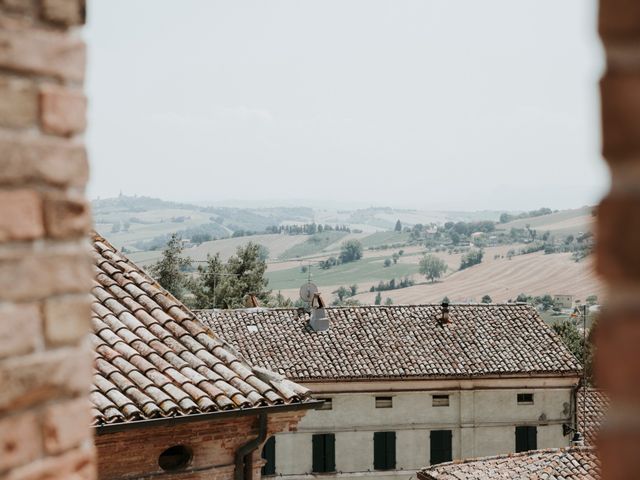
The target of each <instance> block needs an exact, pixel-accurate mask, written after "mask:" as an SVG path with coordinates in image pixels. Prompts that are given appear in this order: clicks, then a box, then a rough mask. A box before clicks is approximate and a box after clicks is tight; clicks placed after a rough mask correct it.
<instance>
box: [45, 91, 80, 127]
mask: <svg viewBox="0 0 640 480" xmlns="http://www.w3.org/2000/svg"><path fill="white" fill-rule="evenodd" d="M86 110H87V99H86V97H85V96H84V95H83V94H82V93H81V92H77V91H74V90H69V89H67V88H63V87H58V86H55V85H46V86H43V87H42V88H41V90H40V122H41V124H42V129H43V130H44V131H45V132H48V133H53V134H55V135H63V136H69V135H73V134H74V133H80V132H82V131H84V129H85V127H86V124H87V120H86Z"/></svg>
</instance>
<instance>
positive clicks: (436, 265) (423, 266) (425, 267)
mask: <svg viewBox="0 0 640 480" xmlns="http://www.w3.org/2000/svg"><path fill="white" fill-rule="evenodd" d="M446 271H447V264H446V263H444V260H442V259H441V258H438V257H436V256H435V255H425V256H424V257H422V259H421V260H420V273H421V274H422V275H424V276H425V277H427V279H428V280H430V281H431V282H435V280H436V279H438V278H440V277H441V276H442V274H443V273H444V272H446Z"/></svg>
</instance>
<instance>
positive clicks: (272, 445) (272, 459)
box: [262, 436, 276, 475]
mask: <svg viewBox="0 0 640 480" xmlns="http://www.w3.org/2000/svg"><path fill="white" fill-rule="evenodd" d="M262 458H263V459H265V460H266V461H267V463H265V464H264V466H263V467H262V475H275V474H276V437H275V436H273V437H269V440H267V441H266V442H265V444H264V447H262Z"/></svg>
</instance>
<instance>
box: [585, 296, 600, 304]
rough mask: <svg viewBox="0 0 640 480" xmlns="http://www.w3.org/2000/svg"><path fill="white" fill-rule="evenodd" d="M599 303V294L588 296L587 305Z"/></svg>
mask: <svg viewBox="0 0 640 480" xmlns="http://www.w3.org/2000/svg"><path fill="white" fill-rule="evenodd" d="M597 303H598V296H597V295H589V296H588V297H587V305H596V304H597Z"/></svg>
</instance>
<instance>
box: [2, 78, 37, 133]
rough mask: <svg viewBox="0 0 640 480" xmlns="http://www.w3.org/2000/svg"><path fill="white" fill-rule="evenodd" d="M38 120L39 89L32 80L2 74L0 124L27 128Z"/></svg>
mask: <svg viewBox="0 0 640 480" xmlns="http://www.w3.org/2000/svg"><path fill="white" fill-rule="evenodd" d="M37 121H38V90H37V88H36V86H35V84H34V83H33V82H32V81H31V80H23V79H20V78H16V77H9V76H7V75H0V126H3V127H11V128H26V127H31V126H34V125H36V123H37Z"/></svg>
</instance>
